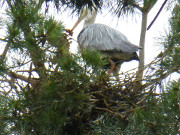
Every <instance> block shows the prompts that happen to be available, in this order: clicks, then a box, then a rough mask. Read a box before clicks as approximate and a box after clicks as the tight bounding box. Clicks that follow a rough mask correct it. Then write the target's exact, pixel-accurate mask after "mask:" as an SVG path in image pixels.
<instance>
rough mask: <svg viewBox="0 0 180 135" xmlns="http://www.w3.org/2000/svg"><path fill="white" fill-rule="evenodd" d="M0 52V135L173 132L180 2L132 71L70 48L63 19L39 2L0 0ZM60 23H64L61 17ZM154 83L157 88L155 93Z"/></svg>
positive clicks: (178, 91) (177, 122)
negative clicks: (116, 72)
mask: <svg viewBox="0 0 180 135" xmlns="http://www.w3.org/2000/svg"><path fill="white" fill-rule="evenodd" d="M6 3H7V5H8V9H7V15H6V17H7V19H6V20H4V19H2V20H1V21H0V22H1V26H3V27H2V28H3V29H5V30H6V36H5V37H3V38H1V39H0V40H1V43H3V44H5V47H4V50H3V53H2V54H1V56H0V134H1V135H8V134H9V135H10V134H17V135H19V134H22V135H87V134H89V135H90V134H92V135H116V134H117V135H118V134H124V135H126V134H128V135H129V134H147V135H150V134H178V133H180V80H176V81H175V80H174V81H172V82H169V83H168V84H167V86H166V87H165V88H164V89H163V85H161V82H162V81H163V79H165V78H166V77H168V76H169V75H171V74H172V73H176V74H179V73H180V59H179V58H180V38H179V36H180V35H179V33H180V5H179V4H177V5H176V6H175V8H174V10H173V12H172V17H171V19H170V25H171V30H170V32H169V34H168V35H167V37H166V39H165V40H164V42H163V44H162V46H163V48H164V50H162V52H161V53H160V54H159V55H158V56H157V57H156V58H155V59H154V61H152V62H151V63H150V64H148V65H147V66H146V67H145V69H144V70H145V71H146V73H145V74H144V76H143V80H142V85H140V86H139V87H138V88H136V86H137V84H136V73H132V72H131V73H130V72H126V73H123V74H121V75H120V80H119V81H116V80H114V78H111V77H108V76H107V75H106V74H107V73H106V70H105V69H103V65H105V64H107V61H105V60H104V59H103V58H102V56H101V55H100V53H99V52H91V51H85V52H84V53H83V54H80V53H79V54H71V53H70V52H69V45H70V43H71V42H70V41H71V40H70V38H69V35H68V34H67V33H66V32H65V29H64V26H63V24H62V22H57V21H56V20H55V19H54V18H52V17H47V16H44V15H43V14H42V13H41V9H42V8H43V3H44V1H39V2H36V1H23V0H12V1H10V0H6ZM63 23H64V22H63ZM157 88H159V89H160V91H161V92H159V93H156V89H157Z"/></svg>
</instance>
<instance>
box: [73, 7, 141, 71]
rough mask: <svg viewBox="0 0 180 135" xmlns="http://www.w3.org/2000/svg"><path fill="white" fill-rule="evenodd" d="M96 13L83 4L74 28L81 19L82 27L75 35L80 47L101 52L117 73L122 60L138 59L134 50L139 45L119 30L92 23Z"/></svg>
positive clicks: (93, 9)
mask: <svg viewBox="0 0 180 135" xmlns="http://www.w3.org/2000/svg"><path fill="white" fill-rule="evenodd" d="M96 14H97V8H96V7H94V8H91V9H89V8H88V5H86V6H83V8H82V9H81V12H80V17H79V19H78V21H77V22H76V24H75V25H74V27H73V28H72V31H73V30H74V28H75V27H76V26H77V25H78V24H79V23H80V22H81V21H82V20H83V19H85V22H84V28H83V29H82V30H81V32H80V33H79V35H78V37H77V41H78V44H79V47H80V49H83V50H84V49H91V50H98V51H100V52H102V54H103V55H104V56H106V57H107V59H108V61H109V63H110V64H109V65H110V66H111V69H110V70H109V72H108V74H110V73H111V72H112V71H113V72H114V73H116V74H117V73H118V71H119V69H120V66H121V64H122V63H123V62H124V61H130V60H139V58H138V55H137V53H136V51H138V49H140V47H138V46H136V45H134V44H132V43H130V42H129V40H128V39H127V37H126V36H124V35H123V34H122V33H121V32H119V31H117V30H116V29H113V28H111V27H109V26H107V25H104V24H94V21H95V18H96Z"/></svg>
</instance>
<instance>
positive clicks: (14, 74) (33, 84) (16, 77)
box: [8, 71, 39, 87]
mask: <svg viewBox="0 0 180 135" xmlns="http://www.w3.org/2000/svg"><path fill="white" fill-rule="evenodd" d="M8 75H9V76H10V77H12V78H14V79H20V80H22V81H25V82H27V83H30V84H31V85H32V86H33V87H35V86H37V85H38V84H39V80H38V79H33V78H29V77H26V76H23V75H19V74H16V73H14V72H12V71H9V73H8Z"/></svg>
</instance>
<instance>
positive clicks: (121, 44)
mask: <svg viewBox="0 0 180 135" xmlns="http://www.w3.org/2000/svg"><path fill="white" fill-rule="evenodd" d="M78 43H79V45H80V47H81V48H92V49H96V50H100V51H121V52H124V53H132V52H135V51H137V50H138V49H140V48H139V47H138V46H136V45H134V44H132V43H130V42H129V40H128V39H127V38H126V37H125V36H124V35H123V34H122V33H121V32H119V31H117V30H115V29H113V28H111V27H109V26H107V25H103V24H92V25H89V26H88V27H86V28H85V29H83V30H82V31H81V32H80V34H79V36H78Z"/></svg>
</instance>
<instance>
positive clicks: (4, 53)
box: [0, 43, 10, 58]
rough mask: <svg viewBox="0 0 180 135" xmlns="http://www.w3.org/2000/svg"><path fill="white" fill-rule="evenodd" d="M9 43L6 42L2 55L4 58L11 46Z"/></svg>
mask: <svg viewBox="0 0 180 135" xmlns="http://www.w3.org/2000/svg"><path fill="white" fill-rule="evenodd" d="M9 45H10V44H9V43H7V44H6V46H5V48H4V51H3V53H2V54H1V55H0V56H1V57H3V58H4V57H5V56H6V54H7V51H8V48H9Z"/></svg>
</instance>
